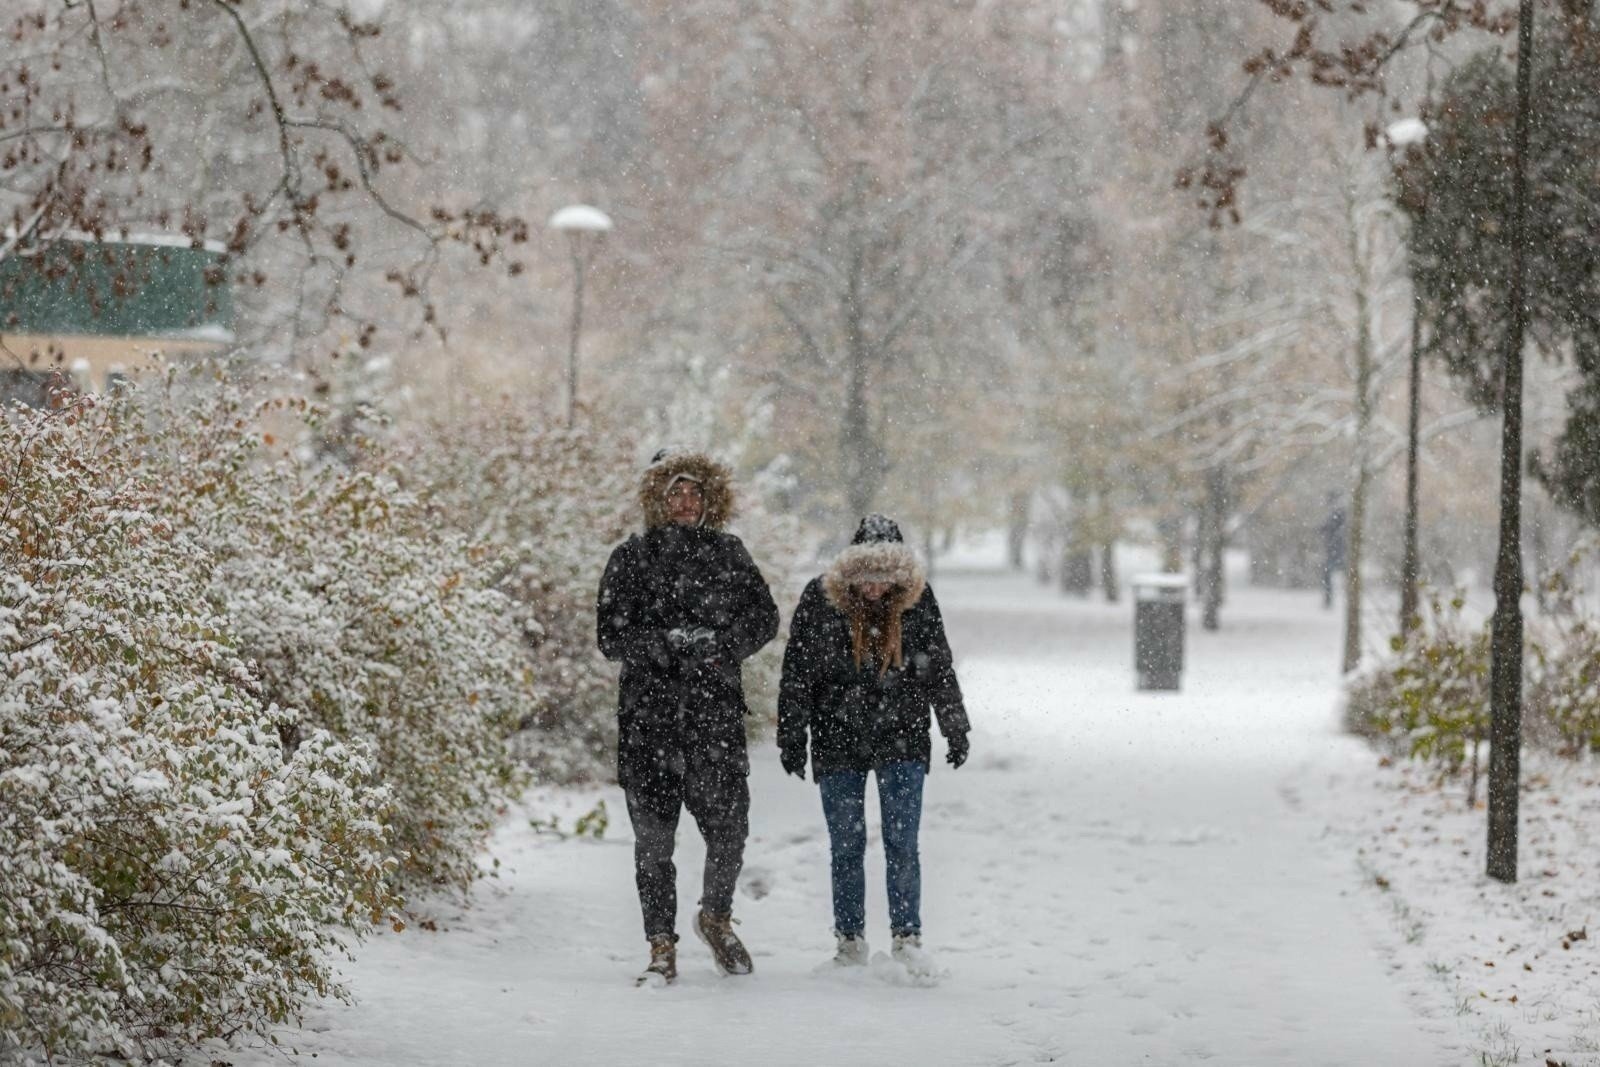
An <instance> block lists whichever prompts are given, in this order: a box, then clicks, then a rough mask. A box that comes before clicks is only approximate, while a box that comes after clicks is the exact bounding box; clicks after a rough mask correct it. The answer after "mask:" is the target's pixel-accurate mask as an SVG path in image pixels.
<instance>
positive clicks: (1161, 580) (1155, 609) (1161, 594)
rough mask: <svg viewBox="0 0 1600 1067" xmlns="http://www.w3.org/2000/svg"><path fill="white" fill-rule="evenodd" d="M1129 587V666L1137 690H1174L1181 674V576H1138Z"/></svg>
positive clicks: (1183, 585)
mask: <svg viewBox="0 0 1600 1067" xmlns="http://www.w3.org/2000/svg"><path fill="white" fill-rule="evenodd" d="M1128 584H1129V585H1131V586H1132V587H1133V667H1134V670H1135V671H1136V672H1137V673H1138V676H1139V688H1140V689H1168V690H1171V689H1178V688H1179V679H1180V678H1181V676H1182V675H1183V600H1184V594H1185V592H1186V591H1187V590H1188V588H1189V579H1188V577H1187V576H1185V575H1182V574H1139V575H1135V576H1134V577H1133V579H1132V580H1131V581H1130V582H1129V583H1128Z"/></svg>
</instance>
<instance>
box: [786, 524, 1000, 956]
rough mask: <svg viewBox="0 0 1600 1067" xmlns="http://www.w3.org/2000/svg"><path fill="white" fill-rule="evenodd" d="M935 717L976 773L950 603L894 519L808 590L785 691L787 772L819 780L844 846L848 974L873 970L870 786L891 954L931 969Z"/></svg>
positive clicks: (835, 854) (868, 527) (839, 898)
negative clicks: (928, 853) (925, 803)
mask: <svg viewBox="0 0 1600 1067" xmlns="http://www.w3.org/2000/svg"><path fill="white" fill-rule="evenodd" d="M930 718H936V719H937V721H938V723H939V732H940V733H941V734H943V735H944V739H945V744H946V746H947V749H948V751H947V755H946V758H947V759H948V761H949V763H950V765H951V766H952V767H960V766H961V765H962V763H964V762H966V758H967V752H968V743H967V731H968V724H967V713H966V710H965V708H964V707H963V705H962V701H961V686H960V684H959V683H958V682H957V681H956V673H955V666H954V664H953V662H952V660H951V655H950V644H949V641H948V640H947V639H946V638H945V632H944V620H943V619H942V618H941V616H940V614H939V603H938V601H937V600H935V599H934V596H933V590H932V589H931V588H929V587H928V583H927V578H926V576H925V574H924V572H923V569H922V566H921V565H920V564H919V563H918V562H917V559H916V557H915V556H914V555H913V554H912V552H911V550H910V549H909V548H907V547H906V545H905V544H904V542H903V539H902V537H901V535H900V528H899V527H898V526H897V525H896V524H895V523H894V522H893V520H891V519H887V518H885V517H884V516H882V515H870V516H868V517H867V518H866V519H864V520H862V523H861V527H860V529H858V530H857V531H856V535H855V538H854V540H853V541H852V543H851V544H850V546H849V547H848V548H846V549H845V550H844V551H843V552H841V553H839V556H838V558H836V559H835V560H834V561H833V564H832V565H831V566H830V567H829V568H828V570H827V571H826V572H824V573H823V574H822V575H821V576H820V577H817V578H815V579H813V580H812V581H811V583H810V584H809V585H807V586H806V589H805V592H804V593H803V594H802V595H801V597H800V604H799V606H798V607H797V608H796V609H795V613H794V620H793V622H792V623H791V624H790V627H789V644H788V647H787V648H786V649H785V651H784V657H783V678H782V681H781V683H780V687H779V691H778V747H779V751H780V753H781V756H782V760H783V768H784V770H786V771H788V772H789V773H790V774H793V775H796V776H798V777H801V778H804V777H805V768H806V747H807V739H808V737H809V741H810V749H811V770H812V773H813V775H814V777H815V778H816V781H817V785H818V787H819V788H820V790H821V792H822V809H823V814H824V816H825V817H826V819H827V823H828V838H829V842H830V844H831V846H832V873H833V923H834V935H835V936H836V937H837V939H838V954H837V955H836V956H835V957H834V959H835V961H836V962H838V963H840V964H864V963H866V962H867V957H868V950H867V942H866V937H865V927H866V902H865V898H866V876H865V869H864V860H865V856H866V846H867V823H866V783H867V773H868V772H869V771H870V772H872V773H873V774H874V775H875V776H876V777H877V780H878V803H879V808H880V811H881V812H882V816H883V848H884V855H885V859H886V861H887V866H888V883H889V884H888V889H889V929H890V932H891V934H892V935H893V955H894V957H895V958H896V959H898V960H900V961H901V962H902V963H904V964H906V965H907V966H908V967H910V968H913V969H915V968H917V967H919V966H922V965H925V963H926V960H925V958H924V957H923V956H922V951H921V949H922V918H921V914H920V905H921V896H922V871H921V861H920V858H919V855H918V850H917V830H918V826H919V823H920V821H921V817H922V783H923V778H924V776H925V775H926V774H927V772H928V768H929V762H930V757H931V754H932V746H931V745H930V743H929V740H928V733H929V725H930Z"/></svg>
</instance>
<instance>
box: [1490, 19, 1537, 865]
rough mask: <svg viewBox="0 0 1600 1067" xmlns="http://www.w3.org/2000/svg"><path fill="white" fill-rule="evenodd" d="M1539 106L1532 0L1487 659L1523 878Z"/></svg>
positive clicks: (1504, 854) (1509, 827) (1496, 792)
mask: <svg viewBox="0 0 1600 1067" xmlns="http://www.w3.org/2000/svg"><path fill="white" fill-rule="evenodd" d="M1532 111H1533V0H1521V6H1520V8H1519V21H1518V26H1517V126H1516V136H1515V142H1514V145H1515V147H1514V150H1513V155H1512V178H1511V181H1512V185H1511V292H1510V294H1509V300H1510V304H1511V307H1510V311H1511V321H1510V323H1509V328H1508V329H1507V330H1506V342H1505V345H1506V347H1505V353H1504V361H1505V371H1504V384H1505V399H1504V405H1505V407H1504V420H1505V421H1504V433H1503V436H1502V438H1501V443H1500V552H1499V556H1498V558H1497V559H1496V561H1495V569H1494V630H1493V636H1492V638H1491V640H1490V659H1489V839H1488V865H1487V866H1488V872H1487V873H1488V875H1489V877H1490V878H1494V879H1496V880H1498V881H1501V882H1515V881H1516V880H1517V801H1518V796H1517V791H1518V789H1519V787H1520V784H1521V778H1522V766H1521V764H1522V543H1521V542H1522V340H1523V334H1524V332H1525V331H1526V329H1527V322H1528V307H1527V294H1526V289H1527V275H1528V127H1529V124H1530V121H1531V118H1532Z"/></svg>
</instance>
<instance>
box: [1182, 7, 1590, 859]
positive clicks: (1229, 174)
mask: <svg viewBox="0 0 1600 1067" xmlns="http://www.w3.org/2000/svg"><path fill="white" fill-rule="evenodd" d="M1262 2H1263V3H1264V4H1266V5H1267V6H1268V7H1269V8H1271V9H1272V10H1273V11H1274V12H1275V13H1276V14H1279V15H1280V16H1282V17H1284V18H1286V19H1289V20H1290V21H1292V22H1294V23H1296V24H1297V29H1296V32H1295V35H1294V39H1293V41H1292V43H1291V45H1290V46H1289V47H1288V48H1287V49H1284V50H1281V51H1280V50H1276V49H1272V48H1267V49H1264V50H1262V51H1261V52H1259V53H1257V54H1256V55H1255V56H1253V57H1251V58H1250V59H1249V60H1248V61H1247V62H1246V65H1245V70H1246V71H1247V72H1248V73H1249V75H1250V79H1251V80H1250V82H1249V84H1248V86H1247V88H1246V90H1245V92H1244V93H1243V94H1242V95H1241V96H1240V97H1239V99H1238V100H1237V101H1235V105H1234V107H1232V108H1230V110H1229V111H1228V113H1227V114H1225V115H1224V116H1223V117H1222V118H1221V119H1218V120H1216V121H1214V122H1213V123H1212V125H1211V127H1210V131H1209V137H1210V142H1211V146H1212V149H1213V155H1212V158H1211V159H1210V160H1208V162H1207V163H1206V165H1205V166H1204V167H1202V168H1201V169H1200V170H1199V171H1193V170H1191V171H1186V172H1185V173H1184V174H1182V175H1181V176H1180V182H1181V183H1182V184H1184V185H1185V186H1186V187H1189V188H1194V189H1197V190H1201V191H1202V193H1203V195H1202V202H1203V204H1204V205H1205V206H1207V207H1208V208H1210V209H1211V211H1212V213H1213V217H1214V218H1219V219H1220V218H1226V217H1230V216H1231V217H1234V218H1237V217H1238V212H1239V208H1238V183H1239V179H1240V178H1242V176H1243V173H1244V172H1243V170H1242V168H1241V167H1240V166H1239V165H1238V162H1237V160H1236V159H1233V158H1230V156H1229V152H1228V149H1229V141H1228V124H1229V122H1231V121H1232V120H1233V119H1234V118H1235V117H1236V115H1237V113H1238V111H1239V110H1240V109H1241V108H1242V107H1243V104H1244V102H1245V101H1247V100H1248V99H1249V96H1250V95H1251V94H1252V93H1253V92H1254V90H1255V88H1256V87H1257V86H1259V85H1260V84H1261V82H1263V81H1264V80H1267V79H1269V78H1270V79H1273V80H1281V79H1284V78H1288V77H1290V76H1292V75H1293V74H1294V73H1295V72H1296V71H1299V70H1305V71H1309V72H1310V74H1311V77H1312V78H1313V80H1315V81H1317V82H1319V83H1321V84H1324V85H1330V86H1334V87H1337V88H1339V89H1340V90H1342V91H1345V92H1347V93H1349V94H1351V95H1353V96H1359V95H1363V94H1369V93H1370V94H1375V95H1376V96H1377V97H1378V98H1380V99H1381V98H1382V97H1383V96H1384V94H1385V90H1386V88H1387V85H1386V82H1385V77H1386V73H1387V70H1388V67H1389V64H1390V63H1391V61H1392V60H1393V59H1394V57H1395V56H1397V55H1400V54H1402V53H1403V52H1404V51H1405V50H1406V49H1407V48H1408V47H1409V46H1410V45H1412V44H1414V43H1415V42H1416V41H1417V40H1419V39H1428V40H1432V41H1435V42H1437V41H1442V40H1444V39H1446V38H1448V37H1450V36H1451V35H1453V34H1455V33H1457V32H1459V31H1461V30H1463V29H1467V28H1477V29H1480V30H1484V31H1487V32H1490V33H1495V34H1500V35H1504V34H1505V33H1507V32H1508V31H1510V30H1512V29H1515V31H1516V34H1517V55H1516V102H1515V105H1514V114H1513V116H1512V119H1513V133H1512V142H1511V149H1510V153H1509V154H1508V155H1506V156H1504V157H1503V162H1504V167H1503V169H1502V171H1501V172H1500V182H1501V185H1500V187H1501V188H1503V189H1505V190H1506V192H1507V193H1508V194H1509V196H1508V197H1507V198H1506V199H1504V200H1501V201H1500V205H1499V206H1500V210H1499V212H1497V214H1499V215H1500V217H1501V218H1503V219H1504V230H1505V233H1506V241H1507V243H1508V246H1509V251H1510V269H1509V272H1508V274H1507V277H1506V285H1505V289H1504V293H1503V294H1500V293H1495V294H1493V295H1495V296H1503V300H1502V301H1501V306H1503V307H1504V308H1505V317H1504V320H1503V321H1504V324H1505V326H1504V330H1503V332H1502V333H1501V334H1500V338H1499V339H1500V342H1501V344H1500V346H1499V348H1498V353H1499V359H1500V367H1499V379H1500V396H1501V408H1502V419H1503V423H1502V440H1501V452H1500V473H1501V487H1500V529H1499V537H1500V546H1499V551H1498V553H1497V556H1496V565H1495V583H1494V584H1495V613H1494V619H1493V636H1492V639H1491V643H1490V656H1491V668H1490V673H1491V681H1490V742H1491V755H1490V767H1489V790H1488V792H1489V818H1488V862H1487V870H1488V874H1489V876H1490V877H1492V878H1495V879H1498V880H1500V881H1507V882H1510V881H1515V880H1516V877H1517V800H1518V789H1519V786H1520V773H1521V772H1520V761H1521V747H1522V736H1521V733H1522V653H1523V620H1522V606H1521V598H1522V591H1523V590H1522V587H1523V579H1522V555H1521V532H1522V530H1521V516H1522V465H1523V452H1522V383H1523V367H1522V356H1523V352H1522V349H1523V342H1524V334H1525V331H1526V327H1527V323H1528V306H1527V297H1526V294H1527V262H1528V239H1529V228H1528V173H1527V165H1528V143H1529V132H1530V128H1531V126H1532V120H1533V101H1532V84H1533V66H1534V63H1535V54H1534V41H1535V36H1534V11H1535V4H1534V0H1520V3H1519V5H1518V8H1517V10H1516V13H1515V14H1514V15H1512V14H1510V13H1508V12H1498V13H1497V12H1490V11H1489V9H1488V7H1487V5H1484V4H1476V5H1471V6H1461V5H1457V4H1455V3H1451V2H1448V0H1446V2H1443V3H1439V2H1434V0H1412V2H1411V7H1412V8H1413V11H1414V16H1413V17H1412V18H1410V19H1409V20H1408V21H1405V22H1403V23H1401V24H1400V25H1399V26H1391V25H1380V28H1378V29H1375V30H1364V31H1363V32H1360V33H1358V34H1357V35H1356V38H1355V40H1354V41H1345V42H1342V43H1341V44H1339V45H1337V46H1335V47H1331V48H1330V47H1326V46H1324V44H1323V42H1322V40H1321V37H1320V35H1319V31H1321V30H1323V29H1324V28H1325V26H1324V23H1323V16H1324V15H1326V14H1328V13H1329V12H1331V11H1332V10H1333V5H1319V6H1318V7H1317V8H1316V9H1315V10H1313V9H1312V8H1310V7H1309V6H1307V5H1284V4H1280V3H1276V0H1262ZM1560 7H1561V9H1562V10H1563V11H1564V13H1565V15H1566V21H1567V22H1568V23H1569V24H1573V25H1576V24H1578V23H1586V22H1587V20H1588V17H1589V13H1588V5H1587V4H1586V3H1581V2H1577V0H1562V3H1561V5H1560ZM1340 10H1341V12H1343V13H1347V14H1349V15H1351V16H1353V17H1355V18H1358V19H1361V20H1363V21H1364V22H1366V21H1367V20H1370V19H1372V18H1378V19H1382V20H1383V22H1384V23H1387V22H1388V18H1389V16H1390V12H1388V11H1385V12H1384V13H1382V14H1381V15H1377V16H1373V15H1370V14H1369V13H1368V10H1367V5H1366V4H1365V3H1363V2H1360V0H1355V2H1352V3H1349V4H1346V5H1340ZM1368 24H1370V23H1368ZM1368 130H1369V140H1370V141H1371V142H1372V143H1374V144H1375V143H1376V142H1377V138H1378V126H1377V124H1376V123H1373V124H1372V125H1370V126H1369V127H1368Z"/></svg>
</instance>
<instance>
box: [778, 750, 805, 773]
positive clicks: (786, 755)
mask: <svg viewBox="0 0 1600 1067" xmlns="http://www.w3.org/2000/svg"><path fill="white" fill-rule="evenodd" d="M778 759H779V761H780V762H781V763H782V764H783V771H784V773H785V774H792V775H794V776H795V777H796V778H798V779H800V780H801V781H802V782H803V781H805V780H806V750H805V746H804V745H788V746H786V747H784V748H780V749H779V750H778Z"/></svg>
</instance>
